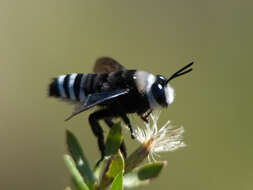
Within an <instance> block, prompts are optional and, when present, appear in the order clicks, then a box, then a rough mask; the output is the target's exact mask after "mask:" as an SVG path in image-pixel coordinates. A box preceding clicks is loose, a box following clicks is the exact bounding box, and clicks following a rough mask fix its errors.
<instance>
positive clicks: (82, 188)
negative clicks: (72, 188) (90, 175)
mask: <svg viewBox="0 0 253 190" xmlns="http://www.w3.org/2000/svg"><path fill="white" fill-rule="evenodd" d="M63 158H64V161H65V164H66V166H67V168H68V169H69V171H70V173H71V175H72V177H73V180H74V182H75V184H76V186H77V188H78V189H79V190H89V188H88V186H87V185H86V183H85V182H84V180H83V178H82V176H81V174H80V173H79V171H78V169H77V168H76V164H75V161H74V160H73V159H72V158H71V156H69V155H67V154H65V155H64V157H63Z"/></svg>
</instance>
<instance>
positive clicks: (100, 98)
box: [65, 89, 129, 121]
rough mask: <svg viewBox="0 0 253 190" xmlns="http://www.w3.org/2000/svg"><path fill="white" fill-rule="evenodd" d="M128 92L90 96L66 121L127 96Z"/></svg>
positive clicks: (101, 93)
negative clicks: (102, 104)
mask: <svg viewBox="0 0 253 190" xmlns="http://www.w3.org/2000/svg"><path fill="white" fill-rule="evenodd" d="M128 92H129V90H128V89H122V90H115V91H111V92H100V93H94V94H90V95H89V96H88V97H87V100H86V101H85V102H84V103H83V104H82V105H78V106H77V107H76V108H75V110H74V111H73V113H72V114H71V115H70V116H69V117H68V118H67V119H65V121H68V120H69V119H71V118H72V117H74V116H75V115H77V114H79V113H81V112H83V111H85V110H87V109H89V108H92V107H94V106H96V105H98V104H101V103H103V102H106V101H108V100H112V99H114V98H116V97H119V96H122V95H124V94H127V93H128Z"/></svg>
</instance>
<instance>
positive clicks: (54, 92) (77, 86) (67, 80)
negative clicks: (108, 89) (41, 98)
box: [49, 73, 97, 102]
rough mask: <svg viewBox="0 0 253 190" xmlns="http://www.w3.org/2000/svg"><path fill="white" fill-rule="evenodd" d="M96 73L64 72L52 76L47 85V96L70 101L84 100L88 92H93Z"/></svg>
mask: <svg viewBox="0 0 253 190" xmlns="http://www.w3.org/2000/svg"><path fill="white" fill-rule="evenodd" d="M96 77H97V74H77V73H72V74H66V75H60V76H59V77H57V78H54V79H53V81H52V83H51V84H50V85H49V96H53V97H56V98H62V99H65V100H70V101H74V102H75V101H78V102H84V101H85V98H86V97H87V95H88V94H90V93H94V92H95V91H96V89H95V88H94V87H96V86H97V85H95V86H94V82H95V79H96Z"/></svg>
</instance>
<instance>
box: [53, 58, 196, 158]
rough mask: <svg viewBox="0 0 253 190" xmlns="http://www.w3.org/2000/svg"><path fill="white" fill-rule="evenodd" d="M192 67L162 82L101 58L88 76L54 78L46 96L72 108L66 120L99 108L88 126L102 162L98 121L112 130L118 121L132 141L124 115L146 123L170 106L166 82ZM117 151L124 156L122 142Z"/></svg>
mask: <svg viewBox="0 0 253 190" xmlns="http://www.w3.org/2000/svg"><path fill="white" fill-rule="evenodd" d="M192 65H193V62H191V63H190V64H188V65H186V66H184V67H183V68H182V69H180V70H179V71H177V72H175V73H174V74H173V75H171V76H170V77H169V78H168V79H166V78H165V77H164V76H162V75H154V74H151V73H149V72H146V71H143V70H128V69H125V67H123V66H122V65H121V64H119V63H118V62H117V61H116V60H114V59H112V58H110V57H102V58H99V59H97V60H96V62H95V65H94V69H93V71H94V73H92V74H86V73H72V74H66V75H60V76H59V77H57V78H54V79H53V80H52V82H51V83H50V85H49V96H50V97H55V98H59V99H62V100H65V101H68V102H71V103H74V104H75V105H76V106H75V108H74V110H73V112H72V114H71V115H70V116H69V117H68V118H67V119H66V121H67V120H69V119H70V118H72V117H74V116H76V115H78V114H79V113H81V112H84V111H86V110H88V109H90V108H92V107H95V106H98V107H99V108H100V109H98V110H96V111H94V112H93V113H91V114H90V115H89V123H90V126H91V129H92V131H93V133H94V135H95V136H96V137H97V141H98V146H99V150H100V152H101V160H103V158H104V156H105V144H104V135H103V129H102V127H101V125H100V124H99V120H104V121H105V123H106V124H107V125H108V126H109V127H112V126H113V121H112V119H113V118H121V119H122V120H123V122H124V123H125V124H126V125H127V126H128V127H129V129H130V132H131V137H132V138H134V135H133V128H132V125H131V123H130V120H129V118H128V114H133V113H137V115H138V116H140V117H141V119H143V120H144V121H145V122H148V120H147V117H148V115H149V114H150V113H151V112H152V111H153V110H155V109H158V108H163V107H167V106H168V105H170V104H172V103H173V101H174V97H175V94H174V89H173V88H172V86H171V85H170V84H169V82H170V81H171V80H172V79H174V78H177V77H179V76H181V75H184V74H186V73H188V72H190V71H192V68H189V67H190V66H192ZM188 68H189V69H188ZM187 69H188V70H187ZM120 149H121V151H122V153H123V155H124V156H125V157H126V156H127V154H126V146H125V144H124V142H122V144H121V146H120Z"/></svg>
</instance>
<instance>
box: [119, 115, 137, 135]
mask: <svg viewBox="0 0 253 190" xmlns="http://www.w3.org/2000/svg"><path fill="white" fill-rule="evenodd" d="M121 118H122V119H123V121H124V122H125V124H126V125H127V126H128V128H129V129H130V133H131V137H132V139H135V136H134V132H133V128H132V125H131V123H130V120H129V118H128V117H127V115H126V114H123V115H121Z"/></svg>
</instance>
